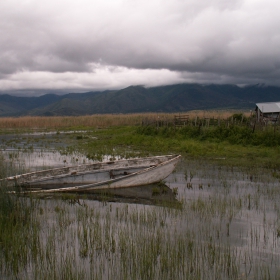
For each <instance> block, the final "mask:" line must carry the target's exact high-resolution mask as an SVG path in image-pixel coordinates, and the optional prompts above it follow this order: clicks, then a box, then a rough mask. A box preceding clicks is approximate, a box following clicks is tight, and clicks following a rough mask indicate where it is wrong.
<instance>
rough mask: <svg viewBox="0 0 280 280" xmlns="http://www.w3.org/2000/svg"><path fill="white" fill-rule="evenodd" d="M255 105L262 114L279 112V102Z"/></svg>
mask: <svg viewBox="0 0 280 280" xmlns="http://www.w3.org/2000/svg"><path fill="white" fill-rule="evenodd" d="M256 105H257V107H258V108H259V109H260V111H261V112H263V113H276V112H280V102H267V103H256Z"/></svg>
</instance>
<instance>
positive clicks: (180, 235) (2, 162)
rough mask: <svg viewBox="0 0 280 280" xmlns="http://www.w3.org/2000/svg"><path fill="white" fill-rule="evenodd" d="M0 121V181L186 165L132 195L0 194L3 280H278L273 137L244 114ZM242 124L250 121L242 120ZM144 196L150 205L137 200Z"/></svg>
mask: <svg viewBox="0 0 280 280" xmlns="http://www.w3.org/2000/svg"><path fill="white" fill-rule="evenodd" d="M239 115H240V114H239V112H238V114H235V113H234V112H193V113H189V117H190V120H194V119H196V120H197V118H201V119H202V118H205V117H209V118H216V119H217V118H220V119H224V120H230V122H227V123H226V122H224V123H222V122H221V123H220V125H219V126H209V125H206V124H205V125H199V126H196V125H193V124H190V125H187V126H182V127H174V126H172V125H162V126H161V125H142V124H143V120H147V119H149V120H156V121H158V120H159V119H160V120H162V121H161V122H158V124H159V123H161V124H162V123H170V122H169V120H170V121H172V119H173V118H174V115H172V114H142V115H141V114H132V115H96V116H84V117H22V118H1V119H0V139H1V140H0V141H1V158H0V172H1V173H0V176H1V178H5V177H6V176H10V175H15V174H20V173H23V172H28V171H33V170H39V169H47V168H50V167H56V166H68V165H74V164H83V163H88V162H94V161H102V160H110V159H121V158H133V157H142V156H151V155H160V154H181V155H182V160H181V162H180V163H179V165H178V166H177V167H176V170H175V172H173V173H172V174H171V175H170V176H169V177H167V178H166V179H165V180H164V181H163V182H160V183H159V184H156V185H153V186H148V187H143V188H138V189H137V190H136V191H135V192H134V194H133V195H131V193H129V194H127V196H126V195H125V192H122V194H121V195H117V196H116V195H115V194H112V193H99V194H97V195H95V196H89V195H87V194H83V195H79V196H78V195H75V194H64V195H60V196H54V195H50V194H49V195H48V196H38V195H37V196H35V195H33V196H31V195H25V196H22V195H21V194H20V193H17V194H10V193H9V191H10V190H9V189H7V187H6V186H5V184H2V185H1V192H0V223H1V226H0V259H1V262H0V276H1V278H2V279H279V278H280V266H279V263H280V184H279V179H280V160H279V158H280V157H279V155H280V149H279V141H280V140H279V139H280V132H279V128H278V127H275V126H266V127H261V128H258V129H255V130H253V129H252V127H251V126H250V125H249V123H250V121H249V118H250V116H249V114H247V115H246V114H244V117H242V122H241V121H240V118H238V120H239V121H235V120H234V118H233V116H239ZM245 119H248V121H247V122H245V121H244V120H245ZM144 194H145V197H144Z"/></svg>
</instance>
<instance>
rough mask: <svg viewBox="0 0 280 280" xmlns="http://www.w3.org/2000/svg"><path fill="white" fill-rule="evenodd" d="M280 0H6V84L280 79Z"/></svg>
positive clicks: (56, 86) (2, 6)
mask: <svg viewBox="0 0 280 280" xmlns="http://www.w3.org/2000/svg"><path fill="white" fill-rule="evenodd" d="M279 6H280V2H278V1H274V0H266V1H264V0H243V1H242V0H240V1H239V0H237V1H229V0H210V1H203V0H149V1H146V0H80V1H72V0H60V1H54V0H49V1H45V2H42V1H35V0H22V1H16V0H6V1H1V2H0V17H1V21H0V91H9V90H20V89H25V90H28V89H30V90H33V91H34V90H35V89H45V90H47V89H49V90H65V89H67V90H69V91H73V90H75V91H79V90H80V91H84V90H102V89H113V88H122V87H126V86H129V85H135V84H137V85H138V84H141V85H144V86H156V85H164V84H172V83H182V82H195V83H219V84H222V83H234V84H256V83H266V84H271V85H280V30H279V26H280V17H279V12H278V11H279Z"/></svg>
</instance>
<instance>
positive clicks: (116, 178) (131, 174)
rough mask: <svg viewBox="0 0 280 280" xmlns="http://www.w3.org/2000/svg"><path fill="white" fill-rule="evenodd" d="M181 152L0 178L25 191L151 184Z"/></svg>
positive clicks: (164, 174)
mask: <svg viewBox="0 0 280 280" xmlns="http://www.w3.org/2000/svg"><path fill="white" fill-rule="evenodd" d="M180 157H181V156H180V155H165V156H154V157H147V158H137V159H124V160H117V161H107V162H98V163H92V164H84V165H77V166H69V167H62V168H54V169H47V170H42V171H36V172H31V173H26V174H21V175H16V176H11V177H8V178H5V179H2V180H0V181H2V182H4V184H6V185H7V186H9V187H20V188H21V190H20V191H27V192H50V193H51V192H90V191H92V190H102V189H116V188H128V187H135V186H142V185H148V184H153V183H157V182H160V181H162V180H163V179H165V178H166V177H168V176H169V175H170V174H171V173H172V171H173V170H174V168H175V167H176V164H177V163H178V161H179V159H180Z"/></svg>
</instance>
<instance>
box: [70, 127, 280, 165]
mask: <svg viewBox="0 0 280 280" xmlns="http://www.w3.org/2000/svg"><path fill="white" fill-rule="evenodd" d="M196 129H197V128H196ZM231 130H232V129H230V128H229V132H225V131H222V132H221V133H222V134H226V133H228V137H225V138H224V139H223V138H222V136H221V133H220V134H219V129H218V132H217V131H216V132H215V131H214V130H213V129H212V128H209V131H204V132H201V134H197V135H196V134H192V133H191V131H186V129H184V128H183V129H181V130H179V129H177V130H174V129H172V128H160V129H157V128H142V127H112V128H108V129H104V130H95V131H92V132H90V133H88V136H89V138H84V139H82V140H79V141H76V143H75V144H74V145H73V146H72V149H80V150H81V151H83V152H84V153H85V154H87V155H88V157H90V158H94V159H101V157H102V155H106V154H107V155H112V156H113V157H114V156H117V155H121V156H123V157H130V156H136V155H139V156H146V155H152V154H168V153H178V154H182V155H184V156H187V157H190V158H193V159H204V160H211V161H213V160H214V161H218V162H220V163H221V164H226V165H235V166H236V165H237V166H252V167H258V166H259V167H260V166H261V167H267V168H272V169H278V168H279V167H280V147H279V145H278V144H274V145H272V144H273V143H274V142H273V141H274V140H269V139H270V137H274V135H273V134H271V133H272V132H271V131H270V132H266V131H264V132H263V133H262V132H258V135H257V136H254V135H253V136H251V137H252V139H251V140H250V143H248V144H246V143H245V142H244V143H240V141H234V138H236V139H237V138H238V139H242V135H244V134H245V132H244V131H243V128H242V129H241V130H240V131H239V134H238V133H237V132H236V133H233V132H232V131H231ZM234 131H235V129H234ZM91 136H94V137H96V138H97V139H92V138H91ZM277 137H278V134H277ZM278 138H279V139H280V136H279V137H278ZM256 139H257V140H258V141H257V140H256ZM262 139H264V141H262ZM265 140H266V141H265ZM248 141H249V140H248ZM275 141H276V140H275ZM277 141H278V140H277ZM70 150H71V148H70Z"/></svg>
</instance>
